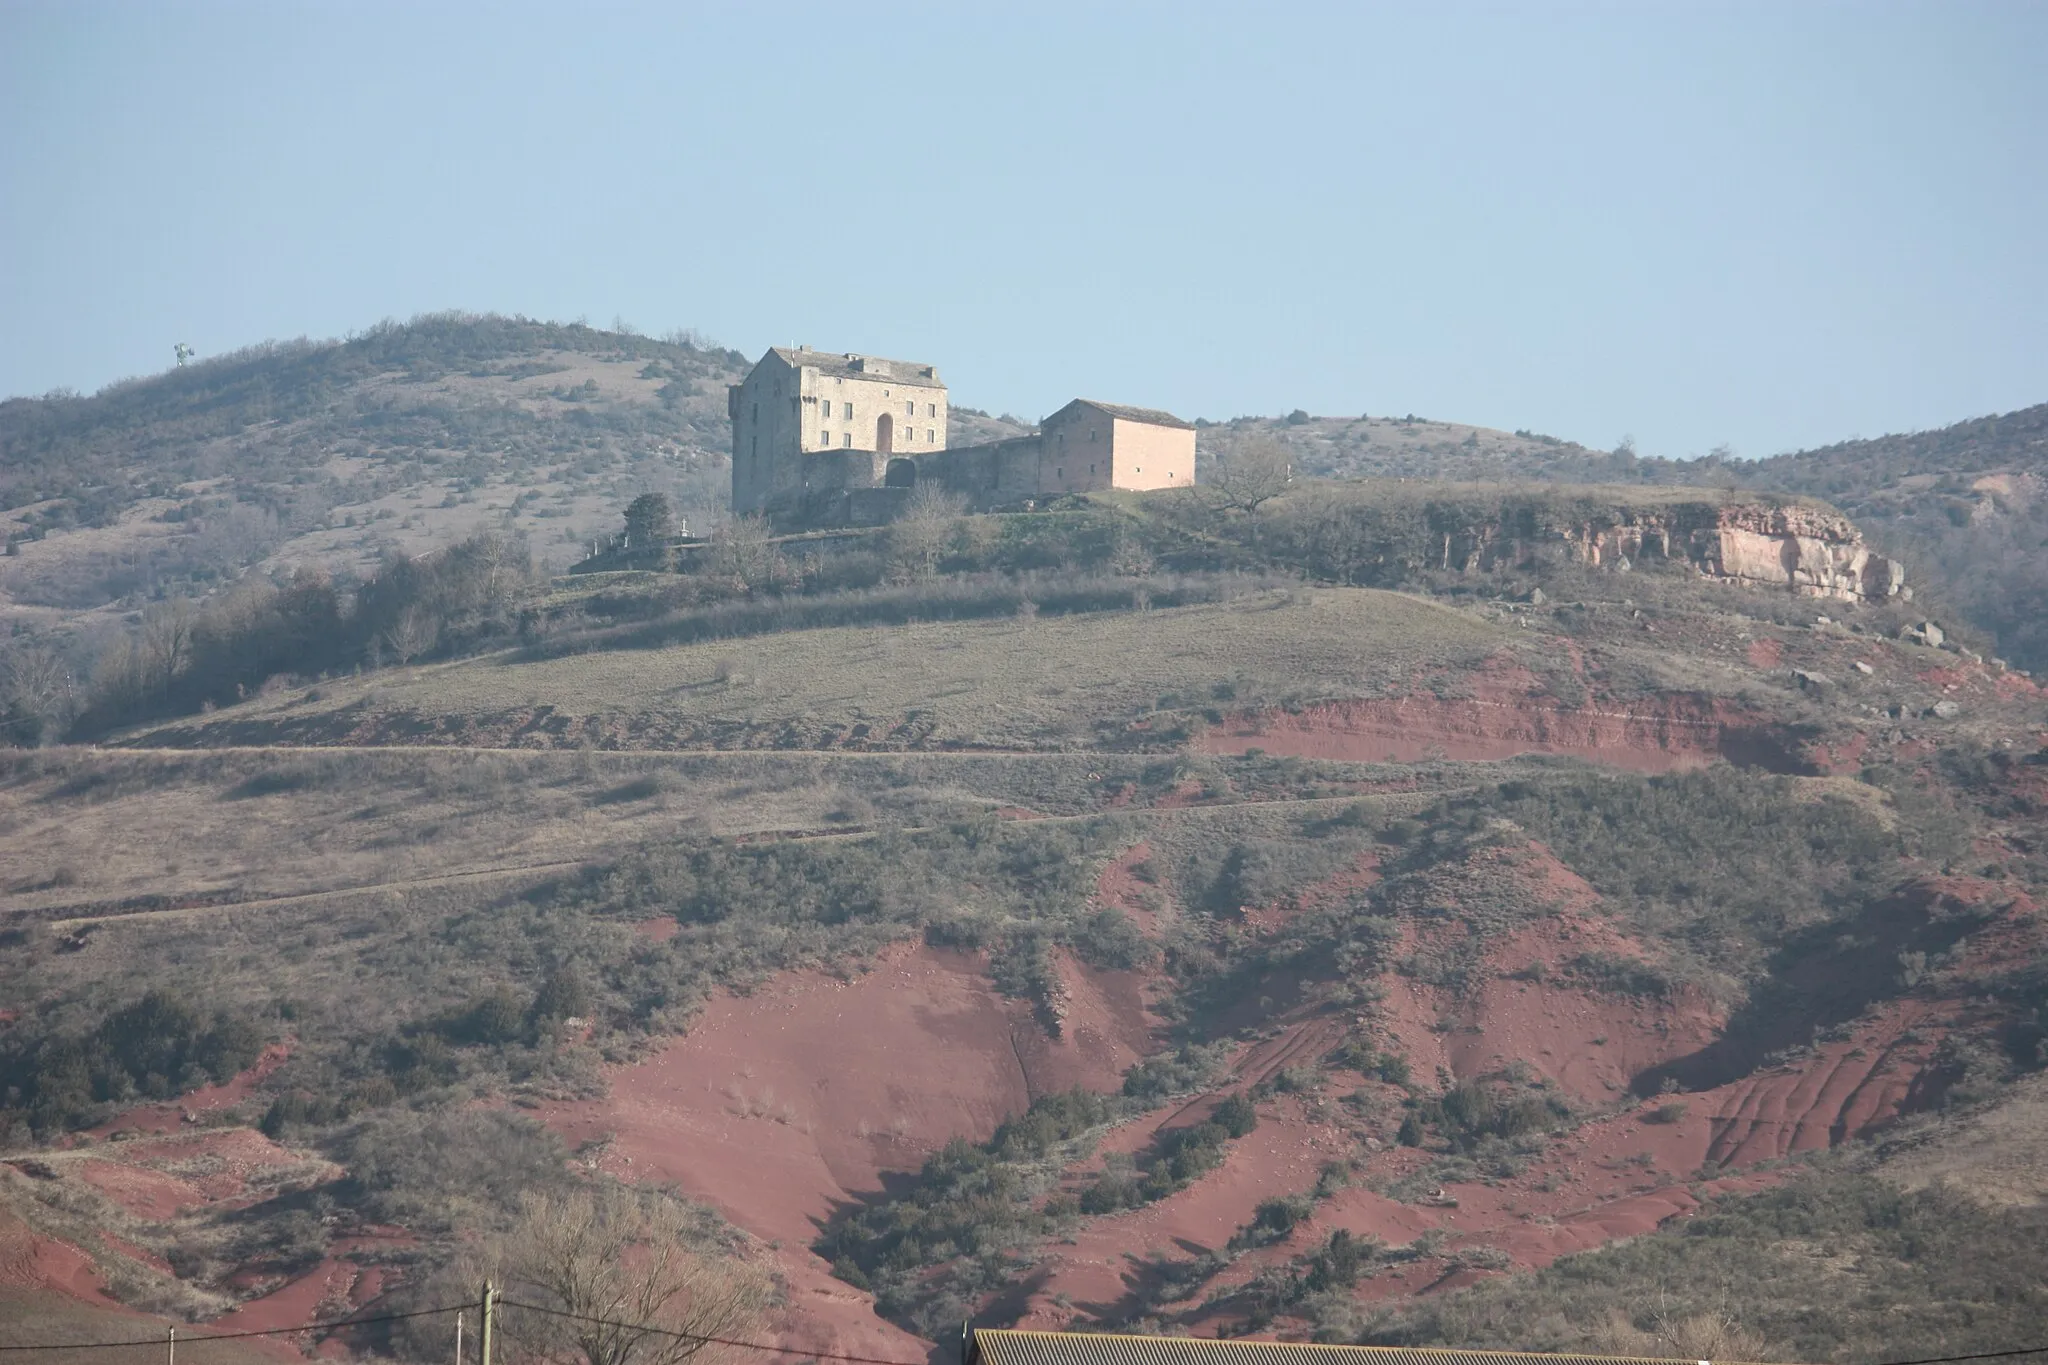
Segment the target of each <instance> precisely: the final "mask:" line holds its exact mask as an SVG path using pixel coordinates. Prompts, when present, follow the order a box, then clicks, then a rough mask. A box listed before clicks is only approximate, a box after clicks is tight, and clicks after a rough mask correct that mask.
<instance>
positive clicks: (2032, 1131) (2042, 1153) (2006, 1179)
mask: <svg viewBox="0 0 2048 1365" xmlns="http://www.w3.org/2000/svg"><path fill="white" fill-rule="evenodd" d="M2044 1129H2048V1076H2043V1075H2036V1076H2030V1077H2027V1078H2026V1079H2024V1080H2021V1081H2019V1082H2016V1083H2015V1084H2014V1085H2013V1087H2012V1089H2011V1091H2010V1092H2009V1093H2008V1094H2007V1096H2006V1097H2005V1098H2004V1099H2003V1100H2002V1101H2001V1102H2000V1103H1999V1104H1998V1105H1997V1106H1995V1107H1994V1108H1991V1109H1988V1110H1985V1111H1982V1112H1979V1113H1972V1114H1967V1115H1965V1116H1963V1117H1961V1118H1958V1119H1953V1120H1947V1121H1944V1122H1943V1123H1942V1124H1941V1125H1940V1126H1939V1127H1938V1128H1936V1129H1935V1130H1934V1131H1933V1132H1932V1133H1930V1134H1928V1135H1927V1138H1926V1140H1923V1141H1920V1142H1916V1143H1913V1144H1912V1145H1910V1146H1908V1147H1906V1148H1905V1149H1904V1150H1903V1151H1901V1152H1899V1153H1898V1154H1897V1155H1895V1156H1893V1157H1891V1158H1889V1159H1888V1160H1886V1161H1885V1163H1884V1165H1883V1166H1882V1167H1881V1168H1880V1169H1881V1170H1882V1172H1883V1174H1884V1175H1885V1176H1886V1177H1887V1178H1888V1179H1890V1180H1892V1181H1894V1182H1895V1183H1897V1184H1899V1185H1900V1186H1902V1187H1903V1188H1905V1189H1908V1190H1920V1189H1926V1188H1928V1187H1930V1186H1934V1187H1941V1188H1945V1189H1948V1190H1952V1191H1954V1192H1956V1193H1958V1194H1962V1195H1965V1196H1967V1197H1968V1198H1970V1199H1971V1200H1974V1201H1975V1202H1977V1203H1979V1204H1984V1205H1988V1206H1991V1207H2024V1206H2029V1205H2035V1206H2038V1205H2041V1204H2048V1143H2043V1141H2042V1139H2041V1134H2042V1132H2043V1130H2044Z"/></svg>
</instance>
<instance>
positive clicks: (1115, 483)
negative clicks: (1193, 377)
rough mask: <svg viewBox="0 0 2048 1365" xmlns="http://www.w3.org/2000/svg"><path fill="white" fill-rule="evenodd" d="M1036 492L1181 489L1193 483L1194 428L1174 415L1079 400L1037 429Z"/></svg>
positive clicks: (1153, 409)
mask: <svg viewBox="0 0 2048 1365" xmlns="http://www.w3.org/2000/svg"><path fill="white" fill-rule="evenodd" d="M1038 441H1039V447H1040V449H1039V456H1038V465H1039V470H1038V491H1039V492H1040V493H1042V494H1057V493H1086V492H1092V491H1094V490H1096V489H1102V488H1129V489H1133V490H1139V491H1142V490H1146V489H1153V488H1182V487H1186V486H1187V485H1189V484H1192V483H1193V482H1194V481H1195V427H1194V423H1192V422H1183V421H1182V420H1181V419H1180V418H1178V417H1175V416H1174V415H1173V414H1172V413H1170V412H1160V411H1159V410H1158V409H1156V408H1132V407H1125V406H1124V405H1122V404H1120V403H1098V402H1096V401H1094V400H1093V399H1090V398H1076V399H1075V400H1074V401H1073V402H1071V403H1069V404H1067V405H1066V406H1065V407H1063V408H1061V409H1060V410H1059V411H1058V412H1056V413H1054V414H1053V415H1052V416H1050V417H1048V418H1046V419H1045V420H1044V421H1043V422H1041V423H1039V424H1038Z"/></svg>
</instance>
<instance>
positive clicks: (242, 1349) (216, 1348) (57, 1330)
mask: <svg viewBox="0 0 2048 1365" xmlns="http://www.w3.org/2000/svg"><path fill="white" fill-rule="evenodd" d="M166 1325H167V1324H165V1323H162V1322H158V1321H155V1320H152V1319H148V1318H139V1317H137V1316H136V1315H135V1314H134V1313H121V1312H115V1311H113V1310H111V1309H104V1308H93V1307H90V1306H88V1305H86V1304H82V1303H79V1302H78V1301H76V1300H75V1299H71V1298H67V1297H65V1296H64V1295H61V1294H55V1293H51V1292H49V1291H38V1290H26V1289H17V1288H14V1287H11V1286H5V1285H0V1341H4V1342H6V1343H7V1344H8V1345H10V1346H37V1345H45V1344H58V1343H63V1342H98V1341H147V1342H149V1344H148V1345H147V1346H130V1347H126V1348H122V1349H111V1350H99V1351H76V1350H72V1351H36V1350H17V1351H11V1352H9V1353H8V1357H7V1359H8V1360H9V1361H10V1362H12V1365H78V1362H80V1361H82V1360H90V1361H93V1362H94V1365H163V1360H164V1328H165V1326H166ZM204 1330H205V1329H204V1328H194V1327H185V1328H181V1329H180V1333H179V1334H180V1336H182V1337H185V1338H187V1339H186V1340H182V1341H180V1342H179V1343H178V1360H179V1362H180V1365H276V1362H277V1359H278V1357H277V1356H275V1355H271V1354H266V1353H265V1351H264V1350H263V1348H262V1347H261V1346H259V1345H256V1344H254V1343H252V1342H248V1341H192V1340H190V1339H189V1338H190V1337H191V1336H193V1335H195V1334H198V1333H201V1332H203V1331H204ZM272 1349H273V1350H274V1349H275V1348H272Z"/></svg>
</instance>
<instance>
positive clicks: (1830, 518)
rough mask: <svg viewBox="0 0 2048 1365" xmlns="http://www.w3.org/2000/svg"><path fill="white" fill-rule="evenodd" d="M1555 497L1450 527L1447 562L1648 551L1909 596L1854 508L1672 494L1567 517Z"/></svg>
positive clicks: (1720, 569) (1901, 574) (1843, 595)
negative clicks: (1866, 538) (1847, 512)
mask: <svg viewBox="0 0 2048 1365" xmlns="http://www.w3.org/2000/svg"><path fill="white" fill-rule="evenodd" d="M1560 510H1562V509H1560V508H1558V507H1556V506H1555V505H1551V506H1540V507H1529V508H1511V507H1504V508H1502V509H1501V515H1499V516H1498V517H1497V518H1487V519H1485V520H1484V521H1481V522H1478V523H1468V524H1467V525H1465V526H1463V527H1456V528H1447V529H1445V530H1444V531H1443V532H1442V546H1443V558H1442V562H1441V564H1440V565H1439V567H1441V568H1446V569H1463V568H1468V567H1476V568H1492V567H1494V566H1496V565H1500V564H1504V563H1512V564H1522V563H1531V562H1534V561H1535V560H1536V559H1538V558H1540V557H1542V556H1543V555H1544V554H1545V553H1546V552H1549V553H1556V552H1557V551H1558V550H1559V549H1562V550H1563V551H1564V553H1566V554H1567V555H1569V556H1570V557H1572V558H1574V559H1577V560H1579V561H1580V562H1582V563H1587V564H1601V565H1609V566H1612V567H1615V568H1628V567H1630V566H1631V565H1633V564H1635V563H1638V562H1641V561H1643V560H1648V559H1672V560H1682V561H1684V562H1686V563H1689V564H1691V565H1692V566H1693V567H1694V568H1695V569H1697V570H1698V571H1699V572H1700V573H1701V574H1702V575H1703V576H1705V577H1707V578H1712V579H1717V580H1721V581H1724V582H1730V583H1738V584H1742V585H1745V586H1748V587H1757V588H1777V589H1784V590H1787V591H1790V592H1794V593H1797V594H1799V595H1801V596H1804V597H1825V598H1834V599H1837V600H1840V601H1850V602H1883V601H1888V600H1892V599H1901V600H1904V599H1910V598H1911V597H1912V595H1913V590H1912V589H1911V588H1909V587H1908V586H1906V571H1905V566H1904V565H1902V564H1900V563H1899V562H1898V561H1897V560H1894V559H1888V558H1886V557H1885V556H1883V555H1880V554H1878V553H1876V552H1875V551H1873V550H1872V549H1871V548H1870V547H1869V546H1867V545H1865V544H1864V543H1863V535H1862V533H1861V532H1860V531H1858V530H1857V529H1856V527H1855V525H1854V524H1853V523H1851V522H1850V521H1849V519H1848V518H1846V517H1844V516H1842V515H1841V514H1839V513H1836V512H1831V511H1826V510H1824V509H1821V508H1817V507H1809V506H1803V505H1797V504H1778V503H1774V502H1765V501H1757V502H1716V501H1708V500H1706V499H1705V498H1702V499H1701V500H1699V501H1696V502H1686V501H1670V502H1664V503H1661V504H1659V505H1652V506H1643V507H1634V506H1627V505H1614V506H1610V507H1605V508H1598V509H1595V508H1591V507H1587V506H1585V505H1584V504H1583V503H1581V504H1580V505H1579V506H1576V507H1573V508H1571V509H1570V510H1571V512H1572V513H1573V514H1574V515H1573V516H1571V517H1569V518H1565V517H1559V516H1557V515H1555V514H1556V513H1557V512H1558V511H1560Z"/></svg>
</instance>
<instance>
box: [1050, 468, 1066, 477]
mask: <svg viewBox="0 0 2048 1365" xmlns="http://www.w3.org/2000/svg"><path fill="white" fill-rule="evenodd" d="M1052 476H1053V477H1054V478H1055V479H1064V478H1065V477H1067V471H1066V470H1064V469H1055V470H1053V472H1052Z"/></svg>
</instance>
